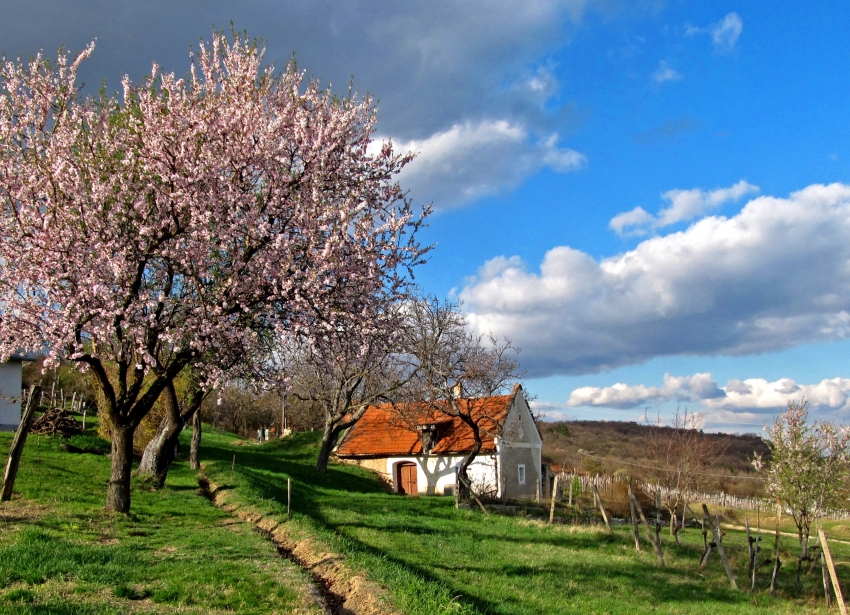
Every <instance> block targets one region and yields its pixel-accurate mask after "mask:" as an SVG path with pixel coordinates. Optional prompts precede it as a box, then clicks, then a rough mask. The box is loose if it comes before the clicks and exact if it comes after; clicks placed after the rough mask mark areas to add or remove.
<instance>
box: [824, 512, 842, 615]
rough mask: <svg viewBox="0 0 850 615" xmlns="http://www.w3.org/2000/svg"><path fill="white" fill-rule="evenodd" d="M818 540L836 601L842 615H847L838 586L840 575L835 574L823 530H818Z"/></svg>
mask: <svg viewBox="0 0 850 615" xmlns="http://www.w3.org/2000/svg"><path fill="white" fill-rule="evenodd" d="M818 538H820V545H821V551H822V552H823V555H824V557H825V558H826V567H827V569H828V570H829V578H830V579H832V589H833V591H834V592H835V600H836V602H838V610H839V611H841V615H847V607H846V606H845V605H844V596H843V595H842V594H841V586H840V585H839V584H838V575H837V574H835V563H834V562H833V561H832V554H831V553H830V552H829V545H828V544H827V542H826V534H824V533H823V529H821V528H818Z"/></svg>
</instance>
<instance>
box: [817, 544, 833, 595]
mask: <svg viewBox="0 0 850 615" xmlns="http://www.w3.org/2000/svg"><path fill="white" fill-rule="evenodd" d="M819 559H820V571H821V576H822V577H823V595H824V598H826V608H829V607H831V606H832V580H831V579H830V576H829V570H827V567H826V553H824V552H823V549H821V552H820V558H819Z"/></svg>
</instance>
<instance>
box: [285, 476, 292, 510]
mask: <svg viewBox="0 0 850 615" xmlns="http://www.w3.org/2000/svg"><path fill="white" fill-rule="evenodd" d="M286 518H287V519H292V479H291V478H287V479H286Z"/></svg>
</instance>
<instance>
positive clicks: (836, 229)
mask: <svg viewBox="0 0 850 615" xmlns="http://www.w3.org/2000/svg"><path fill="white" fill-rule="evenodd" d="M671 208H672V205H671ZM459 296H460V298H461V299H462V300H463V301H464V302H465V308H466V310H467V311H468V313H469V318H470V322H471V323H473V325H474V326H475V328H476V329H478V330H479V331H481V332H487V331H492V332H494V333H496V334H499V335H507V336H509V337H510V338H511V339H512V340H513V341H514V342H515V343H516V344H517V345H519V346H520V347H522V349H523V365H524V366H525V367H526V369H528V370H529V372H530V374H531V375H532V376H536V377H539V376H546V375H552V374H580V373H590V372H596V371H601V370H605V369H609V368H613V367H616V366H620V365H626V364H633V363H639V362H642V361H645V360H647V359H649V358H651V357H655V356H660V355H675V354H683V353H688V354H705V355H712V354H728V355H743V354H751V353H757V352H767V351H774V350H779V349H782V348H788V347H791V346H794V345H797V344H802V343H807V342H815V341H821V340H837V339H843V338H845V337H847V336H848V335H850V186H848V185H844V184H832V185H828V186H825V185H812V186H809V187H807V188H805V189H804V190H801V191H799V192H795V193H793V194H791V195H790V196H789V197H787V198H777V197H768V196H762V197H758V198H755V199H753V200H751V201H750V202H749V203H748V204H747V205H746V206H745V207H744V208H743V209H742V210H741V212H740V213H739V214H737V215H736V216H733V217H731V218H725V217H722V216H711V217H706V218H703V219H702V220H700V221H698V222H696V223H694V224H693V225H691V226H690V227H689V228H688V229H687V230H685V231H682V232H678V233H672V234H669V235H666V236H663V237H662V236H656V237H652V238H649V239H646V240H644V241H642V242H641V243H640V244H639V245H638V246H637V247H636V248H634V249H633V250H630V251H628V252H625V253H623V254H619V255H616V256H612V257H609V258H604V259H602V260H596V259H595V258H593V257H592V256H590V255H588V254H586V253H584V252H581V251H579V250H575V249H573V248H570V247H566V246H560V247H556V248H553V249H551V250H549V251H548V252H547V253H546V255H545V257H544V259H543V262H542V263H541V265H540V269H539V271H538V272H531V271H529V270H528V268H527V266H526V265H525V263H524V262H523V261H522V260H520V259H518V258H505V257H502V258H498V259H494V260H491V261H489V262H488V263H487V264H486V265H485V266H484V267H482V269H481V270H480V271H479V273H478V275H477V276H475V277H474V278H472V279H471V280H470V281H469V282H468V283H467V285H466V286H465V288H464V289H463V290H462V291H461V293H460V295H459Z"/></svg>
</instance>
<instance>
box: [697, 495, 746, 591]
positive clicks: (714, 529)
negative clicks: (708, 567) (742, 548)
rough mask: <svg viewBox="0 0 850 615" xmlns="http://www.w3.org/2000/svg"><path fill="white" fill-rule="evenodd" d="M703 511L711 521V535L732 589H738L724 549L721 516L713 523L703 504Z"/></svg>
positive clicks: (706, 507)
mask: <svg viewBox="0 0 850 615" xmlns="http://www.w3.org/2000/svg"><path fill="white" fill-rule="evenodd" d="M702 510H703V512H704V513H705V516H706V517H707V518H708V519H709V526H710V527H711V535H712V536H713V537H714V542H715V543H716V544H717V553H718V555H720V561H721V562H723V567H724V568H725V569H726V576H728V577H729V583H731V584H732V589H738V583H737V581H735V574H734V573H733V572H732V566H730V565H729V559H728V558H727V557H726V550H725V549H724V548H723V535H722V533H721V531H720V515H718V516H717V520H716V523H711V522H710V521H711V515H710V514H709V512H708V506H706V505H705V504H703V505H702Z"/></svg>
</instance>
